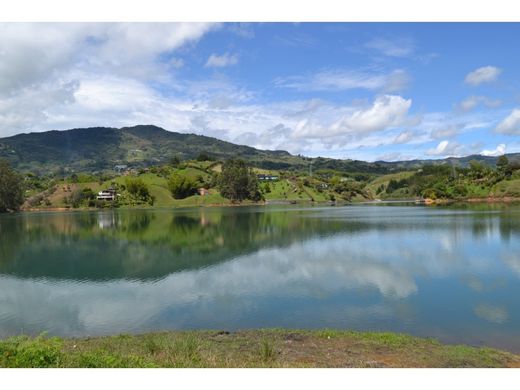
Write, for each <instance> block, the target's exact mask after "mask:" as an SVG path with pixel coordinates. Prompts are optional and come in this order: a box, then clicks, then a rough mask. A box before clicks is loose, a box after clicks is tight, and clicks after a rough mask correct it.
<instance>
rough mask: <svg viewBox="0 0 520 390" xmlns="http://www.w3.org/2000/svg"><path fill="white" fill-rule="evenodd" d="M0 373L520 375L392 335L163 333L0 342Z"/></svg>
mask: <svg viewBox="0 0 520 390" xmlns="http://www.w3.org/2000/svg"><path fill="white" fill-rule="evenodd" d="M0 366H1V367H520V355H514V354H511V353H508V352H503V351H499V350H495V349H490V348H474V347H468V346H464V345H444V344H441V343H439V342H438V341H435V340H432V339H422V338H417V337H412V336H407V335H402V334H395V333H374V332H352V331H336V330H313V331H308V330H279V329H266V330H251V331H239V332H234V333H228V332H217V331H186V332H161V333H149V334H143V335H135V336H131V335H119V336H111V337H94V338H82V339H60V338H46V337H42V336H40V337H37V338H29V337H25V336H20V337H12V338H8V339H5V340H2V341H0Z"/></svg>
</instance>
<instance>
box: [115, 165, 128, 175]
mask: <svg viewBox="0 0 520 390" xmlns="http://www.w3.org/2000/svg"><path fill="white" fill-rule="evenodd" d="M127 170H128V165H124V164H122V165H116V166H115V167H114V171H116V172H117V173H123V172H126V171H127Z"/></svg>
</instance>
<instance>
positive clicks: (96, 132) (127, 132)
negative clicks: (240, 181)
mask: <svg viewBox="0 0 520 390" xmlns="http://www.w3.org/2000/svg"><path fill="white" fill-rule="evenodd" d="M200 153H206V154H207V155H209V156H212V157H214V158H216V159H224V158H229V157H241V158H244V159H247V160H249V161H251V162H252V163H254V164H257V165H263V166H266V167H267V166H269V165H272V166H273V168H275V167H278V168H288V167H290V166H293V165H297V163H298V162H299V160H301V159H300V158H298V157H295V156H292V155H291V154H289V153H288V152H285V151H263V150H258V149H255V148H252V147H249V146H244V145H235V144H232V143H230V142H225V141H222V140H219V139H216V138H211V137H206V136H202V135H196V134H182V133H175V132H171V131H167V130H164V129H162V128H160V127H157V126H151V125H149V126H134V127H123V128H121V129H116V128H111V127H93V128H82V129H72V130H64V131H56V130H53V131H46V132H41V133H29V134H18V135H15V136H12V137H7V138H0V158H5V159H7V160H8V161H9V162H10V163H11V165H13V166H14V167H15V168H16V169H18V170H22V171H33V172H37V173H40V172H44V171H59V170H62V169H65V171H71V172H72V171H103V170H110V169H113V168H114V165H116V164H128V165H129V166H132V167H144V166H149V165H153V164H158V163H164V162H167V161H169V160H170V159H171V158H173V157H174V156H178V157H179V158H181V159H191V158H196V157H197V156H198V155H199V154H200Z"/></svg>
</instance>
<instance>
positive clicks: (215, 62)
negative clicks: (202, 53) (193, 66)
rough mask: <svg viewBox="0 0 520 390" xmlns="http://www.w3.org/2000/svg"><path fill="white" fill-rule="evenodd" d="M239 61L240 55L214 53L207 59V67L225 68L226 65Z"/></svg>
mask: <svg viewBox="0 0 520 390" xmlns="http://www.w3.org/2000/svg"><path fill="white" fill-rule="evenodd" d="M237 63H238V55H236V54H229V53H224V54H222V55H220V56H219V55H217V54H212V55H210V56H209V58H208V60H207V61H206V65H205V66H206V67H207V68H211V67H215V68H223V67H225V66H231V65H236V64H237Z"/></svg>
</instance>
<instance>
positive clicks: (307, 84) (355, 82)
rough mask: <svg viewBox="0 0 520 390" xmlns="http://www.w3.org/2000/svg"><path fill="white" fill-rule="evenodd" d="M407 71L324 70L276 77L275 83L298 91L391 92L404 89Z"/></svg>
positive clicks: (406, 84)
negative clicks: (357, 90) (359, 90)
mask: <svg viewBox="0 0 520 390" xmlns="http://www.w3.org/2000/svg"><path fill="white" fill-rule="evenodd" d="M409 81H410V77H409V76H408V73H407V72H406V71H405V70H403V69H397V70H394V71H392V72H390V73H382V72H373V71H366V70H344V69H335V70H324V71H320V72H318V73H316V74H314V75H310V76H308V75H307V76H292V77H287V78H278V79H276V80H275V85H276V86H278V87H284V88H292V89H296V90H299V91H343V90H349V89H366V90H381V91H384V92H388V93H392V92H398V91H400V90H403V89H405V88H406V87H407V86H408V84H409Z"/></svg>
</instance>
